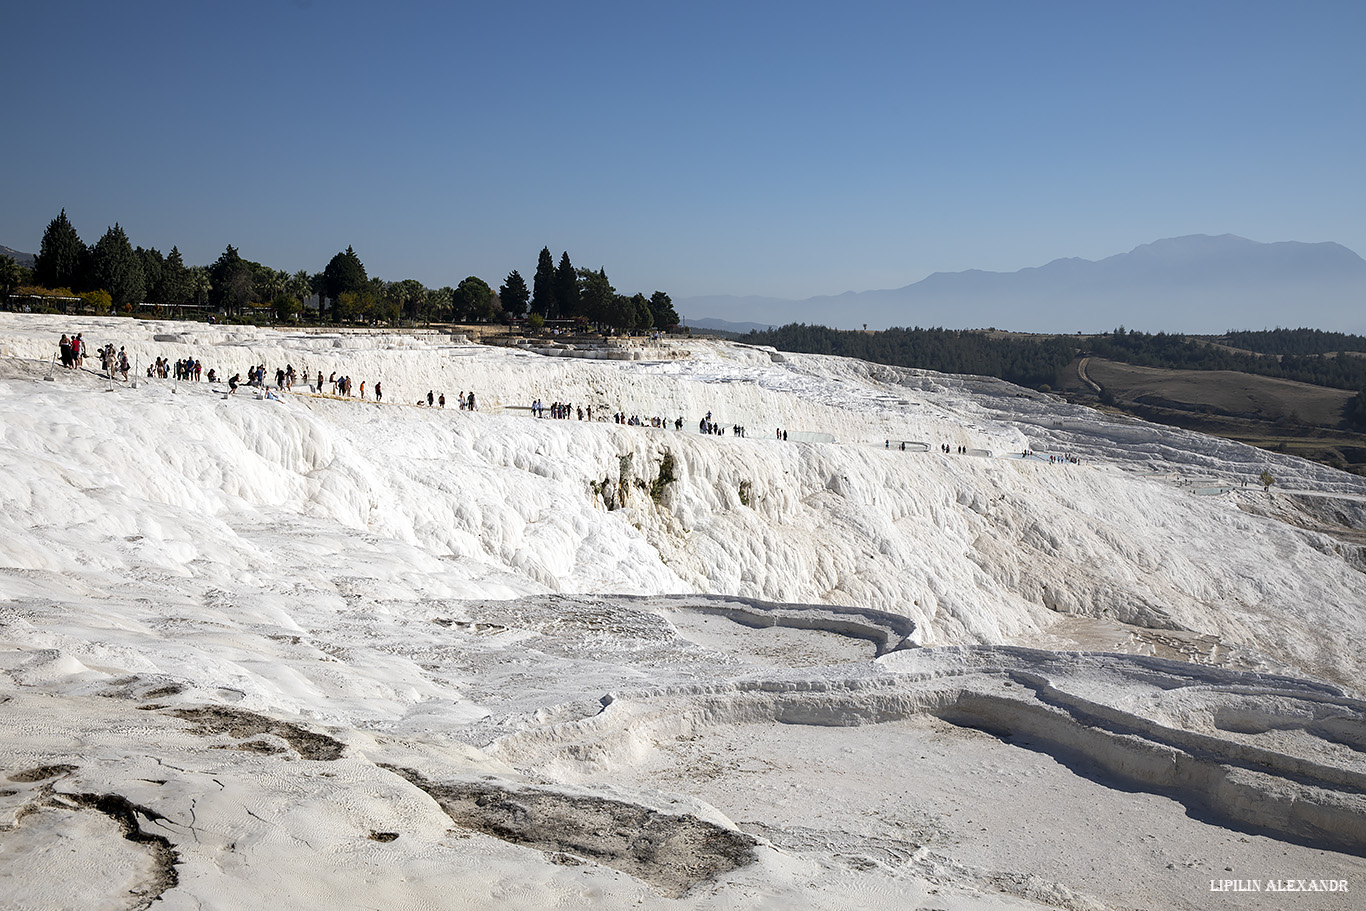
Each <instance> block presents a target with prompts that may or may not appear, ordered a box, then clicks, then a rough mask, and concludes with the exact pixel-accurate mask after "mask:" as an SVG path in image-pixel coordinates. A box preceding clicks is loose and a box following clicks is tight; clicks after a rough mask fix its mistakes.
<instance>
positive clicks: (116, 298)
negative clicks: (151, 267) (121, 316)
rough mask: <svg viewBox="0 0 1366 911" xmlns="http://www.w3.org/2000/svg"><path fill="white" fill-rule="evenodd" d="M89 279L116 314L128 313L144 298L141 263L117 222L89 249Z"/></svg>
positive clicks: (144, 290) (144, 286)
mask: <svg viewBox="0 0 1366 911" xmlns="http://www.w3.org/2000/svg"><path fill="white" fill-rule="evenodd" d="M90 279H91V283H92V284H93V285H94V286H95V288H96V289H102V290H104V291H108V292H109V297H110V299H111V300H112V301H113V303H114V307H115V308H116V309H118V310H123V311H128V310H131V309H132V306H133V304H135V303H137V302H139V301H141V300H142V299H143V297H144V296H145V295H146V291H147V284H146V280H145V279H144V277H143V274H142V259H141V258H140V257H139V256H138V255H137V253H135V252H134V251H133V245H132V244H131V243H129V242H128V235H127V234H125V233H124V232H123V228H121V227H120V226H119V223H118V222H114V227H112V228H109V229H108V230H107V231H105V232H104V236H103V237H101V238H100V239H99V240H98V241H96V242H95V246H93V247H91V248H90Z"/></svg>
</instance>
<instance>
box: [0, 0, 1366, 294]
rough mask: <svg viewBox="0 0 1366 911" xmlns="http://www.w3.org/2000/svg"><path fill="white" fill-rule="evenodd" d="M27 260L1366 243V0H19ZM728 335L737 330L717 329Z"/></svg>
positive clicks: (16, 153) (372, 263) (696, 270)
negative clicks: (117, 249) (129, 245)
mask: <svg viewBox="0 0 1366 911" xmlns="http://www.w3.org/2000/svg"><path fill="white" fill-rule="evenodd" d="M3 22H4V29H5V33H6V40H5V51H4V53H3V54H0V77H3V84H4V85H5V86H6V87H7V89H8V91H7V95H8V100H9V104H8V105H7V107H8V110H7V118H6V119H7V124H6V128H5V130H4V133H5V139H4V141H3V142H0V163H2V164H3V171H2V172H0V173H3V175H4V176H3V180H4V189H3V194H2V195H0V244H6V245H8V246H11V247H15V248H17V249H20V250H25V251H28V252H36V251H37V248H38V245H39V241H40V240H41V237H42V232H43V230H44V228H45V227H46V226H47V223H48V222H49V221H51V219H52V218H53V217H55V216H56V215H57V213H58V211H59V210H61V209H62V208H63V207H65V208H66V210H67V214H68V216H69V217H70V218H71V220H72V222H73V223H74V224H75V226H76V228H77V230H78V231H79V232H80V233H81V236H82V237H83V238H84V239H85V241H86V242H87V243H94V242H95V241H96V240H97V239H98V238H99V236H100V235H101V234H102V233H103V232H104V231H105V229H106V228H107V227H108V226H109V225H112V224H113V223H114V222H115V221H118V222H120V223H121V224H122V225H123V227H124V228H125V230H127V232H128V234H129V236H130V238H131V239H132V241H133V243H135V244H140V245H142V246H149V247H157V248H158V249H160V250H162V252H168V251H169V250H170V248H171V246H172V245H173V244H177V245H179V247H180V249H181V252H182V253H183V254H184V255H185V259H186V261H187V262H189V263H191V264H207V263H209V262H211V261H213V260H214V259H215V258H217V256H218V255H219V254H220V253H221V252H222V251H223V248H224V247H225V246H226V245H227V244H233V245H234V246H236V247H238V248H239V250H240V251H241V253H242V255H243V256H245V257H247V258H249V259H254V260H258V261H260V262H263V263H266V264H268V265H271V266H274V267H276V268H282V269H288V270H291V271H293V270H296V269H308V270H310V271H318V270H321V269H322V268H323V266H325V265H326V263H327V261H328V259H329V258H330V257H331V256H332V254H334V253H336V252H337V251H338V250H341V249H343V248H345V247H346V246H347V245H352V246H354V247H355V249H356V251H357V253H358V254H359V255H360V257H361V259H362V260H363V261H364V262H365V264H366V267H367V269H368V270H369V272H370V274H371V275H379V276H381V277H383V278H385V279H388V280H391V281H392V280H398V279H403V278H416V279H418V280H419V281H421V282H423V283H424V284H426V285H428V286H429V287H438V286H440V285H446V284H450V285H454V284H456V283H457V282H458V281H459V280H460V279H461V278H463V277H465V276H466V275H471V274H473V275H478V276H480V277H482V278H484V279H486V280H487V281H489V282H490V284H492V285H494V286H495V287H497V285H498V284H499V283H500V282H501V281H502V279H503V278H504V277H505V276H506V275H507V273H508V272H509V271H510V270H512V269H519V270H521V272H522V274H523V275H524V276H528V277H529V276H530V274H531V273H532V272H533V271H534V269H535V265H536V254H537V252H538V251H539V250H540V249H541V247H542V246H547V245H548V246H549V247H550V248H551V250H552V251H553V252H554V254H555V257H556V259H557V260H558V258H559V254H560V252H561V251H562V250H568V251H569V255H570V258H571V259H572V260H573V261H574V263H575V265H580V266H591V267H594V268H596V267H598V266H604V267H606V269H607V272H608V276H609V277H610V278H611V279H612V281H613V283H614V284H615V285H616V287H617V288H618V290H620V291H624V292H626V293H633V292H635V291H644V292H646V293H649V292H651V291H653V290H655V289H662V290H665V291H668V292H670V293H671V294H673V296H674V297H675V298H680V297H687V296H692V295H700V294H711V293H733V294H763V295H771V296H777V297H792V298H800V297H808V296H811V295H816V294H829V293H838V292H842V291H848V290H865V289H870V288H892V287H899V286H901V285H906V284H909V283H911V282H914V281H918V280H919V279H921V278H924V277H925V276H926V275H928V274H929V273H931V272H935V271H957V270H960V269H968V268H980V269H992V270H1003V271H1010V270H1014V269H1019V268H1022V267H1025V266H1036V265H1041V264H1043V263H1045V262H1047V261H1049V260H1052V259H1055V258H1058V257H1063V256H1080V257H1084V258H1087V259H1098V258H1101V257H1104V256H1108V255H1111V254H1115V253H1120V252H1124V251H1127V250H1129V249H1131V248H1133V247H1134V246H1137V245H1138V244H1142V243H1146V242H1149V241H1152V240H1156V239H1158V238H1162V237H1172V236H1178V235H1183V234H1195V233H1209V234H1222V233H1233V234H1239V235H1242V236H1245V237H1249V238H1252V239H1253V240H1259V241H1277V240H1300V241H1325V240H1332V241H1337V242H1339V243H1342V244H1345V245H1346V246H1348V247H1350V248H1352V249H1353V250H1355V251H1357V252H1358V253H1366V219H1363V218H1362V213H1363V212H1366V142H1363V138H1364V137H1366V111H1363V90H1366V53H1363V52H1362V46H1363V43H1364V42H1366V3H1361V2H1360V0H1348V2H1282V3H1260V2H1229V3H1224V2H1209V3H1201V2H1191V0H1185V2H1179V3H1159V2H1151V0H1142V2H1131V3H1128V2H1109V0H1104V2H1078V3H1047V2H1023V0H1016V2H1003V3H979V2H939V3H928V2H925V3H922V2H889V3H858V2H855V3H849V4H835V3H832V2H824V3H805V2H794V0H785V2H773V3H768V2H763V3H760V2H736V0H729V2H726V3H710V2H689V3H674V4H667V3H651V2H640V0H636V2H629V3H627V2H621V3H617V2H610V3H609V2H592V0H584V2H580V3H566V2H543V3H530V2H507V0H500V2H482V3H460V4H456V3H431V4H428V3H386V4H379V3H352V2H334V0H293V2H291V0H275V2H234V3H198V2H189V3H187V2H183V0H179V2H168V3H154V2H131V3H110V2H97V3H88V4H86V3H80V4H78V3H69V2H61V0H52V2H41V3H38V2H34V3H16V4H9V5H8V6H7V8H6V10H5V13H4V17H3ZM712 315H715V316H725V314H712Z"/></svg>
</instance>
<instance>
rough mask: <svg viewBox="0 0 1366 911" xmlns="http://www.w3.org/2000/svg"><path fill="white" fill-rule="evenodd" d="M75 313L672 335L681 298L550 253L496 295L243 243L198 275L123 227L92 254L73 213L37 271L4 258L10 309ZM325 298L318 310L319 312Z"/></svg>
mask: <svg viewBox="0 0 1366 911" xmlns="http://www.w3.org/2000/svg"><path fill="white" fill-rule="evenodd" d="M11 296H14V300H15V301H16V302H17V301H18V300H22V301H23V302H24V306H28V307H32V306H34V303H33V302H34V300H35V299H37V300H38V301H39V303H38V306H40V307H41V306H44V305H45V304H46V305H48V306H49V307H50V308H52V309H56V308H58V307H61V308H65V306H66V303H67V301H60V300H58V299H60V298H67V299H68V300H70V299H74V298H77V297H79V298H81V299H82V300H83V301H84V303H85V305H86V306H88V307H90V308H93V309H94V310H95V311H96V312H98V313H106V312H114V313H125V314H131V313H134V312H144V313H147V312H156V311H157V309H158V308H160V309H162V310H163V311H165V310H171V309H175V308H180V310H182V311H183V310H184V309H186V308H194V309H199V310H203V311H213V312H217V313H219V314H222V315H223V317H224V318H225V319H227V320H230V321H242V322H257V321H260V320H281V321H300V320H309V321H313V322H319V323H351V322H364V323H381V324H388V325H395V324H398V323H401V322H406V323H408V324H413V325H415V324H419V323H430V322H432V321H451V322H458V323H463V322H471V321H477V322H503V321H507V320H510V319H518V318H521V317H522V316H523V315H524V314H528V313H529V316H528V322H529V323H530V324H531V325H532V326H534V327H539V326H542V325H544V324H545V321H546V320H548V319H556V320H568V321H571V322H572V323H576V324H578V325H580V326H583V327H587V326H589V325H594V326H597V327H598V328H604V327H611V328H613V329H619V330H627V331H631V330H636V331H641V330H646V329H651V328H656V327H657V328H661V329H672V328H674V327H675V326H677V325H678V323H679V316H678V313H677V312H676V311H675V310H674V307H673V302H672V300H671V299H670V297H669V295H668V294H666V293H664V292H663V291H656V292H654V293H653V294H652V295H650V296H649V297H646V296H645V295H644V294H640V293H637V294H633V295H626V294H621V293H618V292H617V290H616V288H614V287H613V286H612V283H611V282H610V281H609V280H608V278H607V271H606V270H605V269H602V268H599V269H597V270H596V271H595V270H592V269H583V268H575V267H574V265H573V263H572V262H571V261H570V259H569V253H568V252H565V253H563V254H561V256H560V260H559V265H558V266H557V265H556V264H555V261H554V259H553V258H552V257H551V255H550V249H549V248H548V247H547V248H543V249H542V250H541V253H540V258H539V261H538V263H537V267H536V272H535V276H534V280H533V288H528V287H527V283H526V280H525V279H523V278H522V275H521V273H520V272H518V271H517V270H516V269H514V270H513V271H512V272H510V273H509V274H508V276H507V278H506V279H504V281H503V283H502V285H501V286H500V287H499V289H498V290H497V291H496V292H495V291H494V290H493V288H492V287H491V286H490V285H489V284H488V282H486V281H484V280H483V279H481V278H479V277H478V276H474V275H471V276H468V277H466V278H465V279H463V280H462V281H460V282H459V283H458V284H457V285H456V286H455V287H451V286H449V285H448V286H445V287H442V288H428V287H426V286H424V285H423V284H422V283H421V282H419V281H417V280H416V279H411V278H410V279H404V280H402V281H392V282H391V281H385V280H384V279H382V278H378V277H375V276H370V275H368V274H367V273H366V269H365V264H364V263H362V262H361V259H360V257H359V256H358V255H357V254H356V252H355V250H353V249H352V248H351V247H347V248H346V249H345V250H344V251H341V252H339V253H337V254H336V255H335V256H333V257H332V258H331V260H329V261H328V263H327V265H326V266H325V267H324V268H323V269H322V270H321V271H319V272H309V271H308V270H305V269H301V270H299V271H297V272H292V273H291V272H287V271H282V270H277V269H273V268H271V267H270V266H266V265H263V264H261V263H258V262H254V261H252V260H249V259H245V258H244V257H242V256H241V254H240V253H239V252H238V251H237V248H235V247H233V246H232V245H231V244H229V245H228V247H227V249H225V250H224V251H223V254H222V255H221V256H219V257H218V259H217V260H215V261H214V262H213V263H211V264H209V265H205V266H187V265H186V264H185V262H184V260H183V259H182V257H181V254H180V250H179V248H178V247H172V248H171V252H170V253H169V254H165V255H163V254H162V253H161V251H159V250H156V249H144V248H143V247H134V246H133V244H132V243H131V241H130V240H129V238H128V235H127V234H126V233H125V232H124V230H123V228H122V227H121V226H120V225H118V224H115V225H114V226H113V227H112V228H109V229H108V230H107V231H105V233H104V235H103V236H102V237H101V238H100V239H99V241H97V242H96V243H95V244H93V245H90V246H87V245H86V243H85V242H84V241H83V240H81V237H80V235H79V234H78V233H77V232H76V229H75V227H74V226H73V225H72V224H71V221H70V220H69V219H68V218H67V215H66V210H65V209H63V210H62V212H61V214H60V215H59V216H57V217H56V218H54V219H53V220H52V222H51V223H50V224H49V225H48V226H47V230H46V231H44V233H43V240H42V244H41V246H40V248H39V252H38V256H37V259H36V261H35V262H34V266H33V268H32V269H26V268H24V267H22V266H20V265H18V264H17V263H16V262H15V261H14V260H13V259H12V258H10V257H8V256H4V257H0V302H4V301H6V300H9V299H10V297H11ZM311 301H316V305H315V306H310V302H311Z"/></svg>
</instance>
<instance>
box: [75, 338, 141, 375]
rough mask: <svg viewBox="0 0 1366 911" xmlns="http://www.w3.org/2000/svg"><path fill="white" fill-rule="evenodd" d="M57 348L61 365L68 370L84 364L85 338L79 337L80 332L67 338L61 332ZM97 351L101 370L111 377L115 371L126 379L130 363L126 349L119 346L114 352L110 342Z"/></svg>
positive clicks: (85, 354)
mask: <svg viewBox="0 0 1366 911" xmlns="http://www.w3.org/2000/svg"><path fill="white" fill-rule="evenodd" d="M57 350H58V352H59V353H60V355H61V359H62V366H63V367H65V368H67V369H68V370H77V369H80V367H82V366H83V365H84V364H85V358H86V356H87V354H88V352H87V351H86V347H85V339H83V338H82V337H81V333H79V332H77V333H76V334H75V335H74V336H71V337H69V338H68V337H67V335H66V333H65V332H63V333H62V337H61V339H60V340H59V341H58V342H57ZM98 353H99V356H100V370H101V371H103V372H104V373H105V374H106V375H107V376H109V377H111V378H112V377H113V376H114V374H115V373H118V374H119V375H120V377H121V378H122V379H123V380H124V382H127V381H128V370H129V369H130V367H131V366H132V365H131V364H129V363H128V352H127V351H125V350H124V349H123V348H119V350H118V352H117V353H116V352H115V351H114V345H113V343H112V342H111V343H110V344H108V345H105V346H104V347H102V348H100V349H99V352H98Z"/></svg>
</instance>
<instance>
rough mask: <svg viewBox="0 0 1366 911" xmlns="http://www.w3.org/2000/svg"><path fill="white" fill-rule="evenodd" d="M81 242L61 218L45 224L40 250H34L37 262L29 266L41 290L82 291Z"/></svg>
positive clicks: (83, 283)
mask: <svg viewBox="0 0 1366 911" xmlns="http://www.w3.org/2000/svg"><path fill="white" fill-rule="evenodd" d="M85 258H86V249H85V242H84V241H82V240H81V236H80V235H79V234H77V233H76V229H75V228H74V227H72V225H71V222H70V221H69V220H68V219H67V217H66V209H63V210H62V214H61V215H58V216H57V217H56V218H54V219H52V221H51V222H49V223H48V226H47V230H46V231H44V232H43V242H42V246H40V247H39V248H38V258H37V261H36V262H34V264H33V278H34V281H36V282H37V283H38V284H39V285H42V286H43V287H44V288H70V289H72V290H74V291H83V290H85V289H86V283H85V281H84V276H83V275H82V268H83V266H84V264H85Z"/></svg>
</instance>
